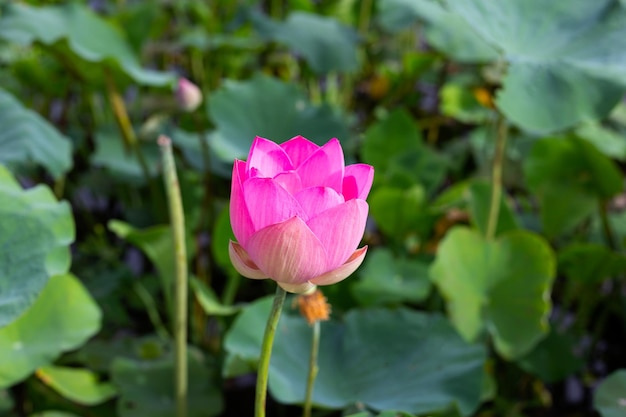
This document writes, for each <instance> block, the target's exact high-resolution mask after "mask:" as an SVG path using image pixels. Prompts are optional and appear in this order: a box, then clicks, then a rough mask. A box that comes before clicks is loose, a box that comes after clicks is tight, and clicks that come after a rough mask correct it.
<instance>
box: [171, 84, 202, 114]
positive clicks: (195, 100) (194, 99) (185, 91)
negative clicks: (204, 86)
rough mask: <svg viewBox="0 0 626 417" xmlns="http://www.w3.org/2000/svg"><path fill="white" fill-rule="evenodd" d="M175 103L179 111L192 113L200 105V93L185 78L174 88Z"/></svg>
mask: <svg viewBox="0 0 626 417" xmlns="http://www.w3.org/2000/svg"><path fill="white" fill-rule="evenodd" d="M176 101H178V105H179V106H180V108H181V109H183V110H184V111H186V112H192V111H194V110H195V109H197V108H198V106H199V105H200V103H202V91H200V89H199V88H198V86H197V85H195V84H194V83H192V82H191V81H189V80H187V79H186V78H180V79H179V80H178V87H177V88H176Z"/></svg>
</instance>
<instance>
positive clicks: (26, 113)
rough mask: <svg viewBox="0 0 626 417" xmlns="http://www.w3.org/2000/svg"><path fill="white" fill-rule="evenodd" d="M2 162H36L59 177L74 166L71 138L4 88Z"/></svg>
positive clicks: (0, 113) (0, 138)
mask: <svg viewBox="0 0 626 417" xmlns="http://www.w3.org/2000/svg"><path fill="white" fill-rule="evenodd" d="M0 126H3V128H2V130H0V163H24V162H36V163H38V164H41V165H43V166H44V167H45V168H46V169H47V170H48V172H50V174H51V175H52V176H53V177H54V178H59V177H60V176H61V175H63V174H65V173H66V172H67V171H69V169H70V168H71V167H72V148H71V144H70V141H69V138H67V137H65V136H63V135H61V134H60V133H59V132H58V131H57V130H56V129H55V128H54V127H53V126H52V125H51V124H50V123H48V121H47V120H46V119H44V118H43V117H41V116H40V115H39V114H37V113H35V112H34V111H32V110H29V109H27V108H26V107H24V106H23V105H22V103H20V102H19V101H18V100H16V99H15V97H13V96H12V95H10V94H9V93H7V92H6V91H4V90H2V89H1V88H0Z"/></svg>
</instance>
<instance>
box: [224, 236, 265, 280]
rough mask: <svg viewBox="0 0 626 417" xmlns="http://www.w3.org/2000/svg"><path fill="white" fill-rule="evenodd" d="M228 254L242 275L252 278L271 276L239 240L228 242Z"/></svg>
mask: <svg viewBox="0 0 626 417" xmlns="http://www.w3.org/2000/svg"><path fill="white" fill-rule="evenodd" d="M228 255H229V256H230V261H231V262H232V263H233V266H234V267H235V269H236V270H237V272H239V273H240V274H241V275H243V276H244V277H246V278H252V279H265V278H269V277H268V276H267V275H266V274H265V273H264V272H263V271H261V270H260V269H259V267H258V266H256V265H255V263H254V262H253V261H252V259H250V256H249V255H248V252H246V250H245V249H244V248H242V247H241V245H240V244H239V243H237V242H233V241H232V240H231V241H230V243H229V244H228Z"/></svg>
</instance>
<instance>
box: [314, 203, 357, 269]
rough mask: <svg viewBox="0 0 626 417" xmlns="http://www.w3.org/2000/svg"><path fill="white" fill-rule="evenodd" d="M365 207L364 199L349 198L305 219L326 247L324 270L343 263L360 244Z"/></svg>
mask: <svg viewBox="0 0 626 417" xmlns="http://www.w3.org/2000/svg"><path fill="white" fill-rule="evenodd" d="M368 209H369V207H368V205H367V203H366V202H365V201H364V200H359V199H355V200H349V201H346V202H345V203H343V204H341V205H339V206H336V207H333V208H331V209H329V210H326V211H324V212H322V213H321V214H319V215H318V216H316V217H313V218H312V219H310V220H309V221H308V222H307V225H308V226H309V228H311V230H312V231H313V233H315V236H317V237H318V239H319V240H320V242H322V245H324V248H326V253H327V254H328V265H327V271H328V270H331V269H335V268H337V267H339V266H340V265H342V264H343V263H345V262H346V260H347V259H348V258H349V257H350V255H351V254H352V252H354V250H355V249H356V248H357V246H358V245H359V242H360V241H361V238H362V237H363V232H364V231H365V222H366V220H367V212H368Z"/></svg>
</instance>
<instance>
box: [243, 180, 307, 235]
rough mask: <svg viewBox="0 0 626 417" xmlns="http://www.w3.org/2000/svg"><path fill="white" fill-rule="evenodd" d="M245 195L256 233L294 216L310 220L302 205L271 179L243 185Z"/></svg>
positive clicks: (250, 181)
mask: <svg viewBox="0 0 626 417" xmlns="http://www.w3.org/2000/svg"><path fill="white" fill-rule="evenodd" d="M243 194H244V196H245V199H246V207H247V209H248V213H250V218H251V219H252V224H253V225H254V230H255V231H257V230H260V229H263V228H264V227H266V226H269V225H272V224H275V223H280V222H283V221H285V220H287V219H289V218H291V217H293V216H298V217H300V218H302V219H305V220H306V219H308V216H307V215H306V212H305V211H304V210H303V209H302V207H301V206H300V203H298V201H297V200H296V199H295V198H294V197H293V196H292V195H291V194H289V192H288V191H287V190H285V189H284V188H283V187H281V186H280V185H279V184H278V183H277V182H276V181H274V180H273V179H271V178H251V179H249V180H248V181H246V182H245V183H244V184H243ZM246 247H247V246H246Z"/></svg>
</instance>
